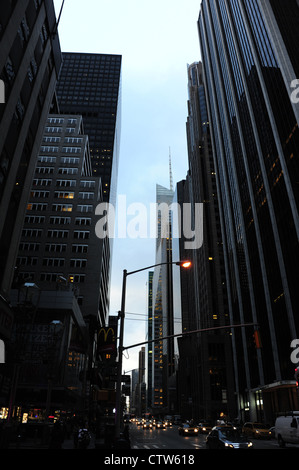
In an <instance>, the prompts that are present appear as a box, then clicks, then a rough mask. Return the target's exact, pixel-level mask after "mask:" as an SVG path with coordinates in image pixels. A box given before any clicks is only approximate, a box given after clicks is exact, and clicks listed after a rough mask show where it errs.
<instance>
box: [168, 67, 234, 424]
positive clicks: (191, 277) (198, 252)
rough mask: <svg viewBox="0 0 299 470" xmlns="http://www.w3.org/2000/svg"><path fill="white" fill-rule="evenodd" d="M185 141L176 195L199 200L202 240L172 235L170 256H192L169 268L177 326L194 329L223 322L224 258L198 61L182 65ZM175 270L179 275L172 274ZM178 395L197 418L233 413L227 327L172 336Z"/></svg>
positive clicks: (183, 201)
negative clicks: (183, 266)
mask: <svg viewBox="0 0 299 470" xmlns="http://www.w3.org/2000/svg"><path fill="white" fill-rule="evenodd" d="M187 72H188V91H189V100H188V118H187V126H186V128H187V143H188V161H189V171H188V173H187V176H186V180H184V181H180V182H179V183H178V184H177V188H176V200H177V202H179V204H180V206H181V207H182V208H185V205H186V204H188V205H190V206H191V208H192V212H191V214H192V217H191V219H192V221H193V224H194V226H195V225H196V224H195V223H194V220H195V217H198V215H197V214H195V204H201V205H202V214H203V218H202V232H203V237H202V244H201V246H200V247H198V248H196V249H186V248H185V239H184V238H182V239H175V237H174V236H173V240H172V249H173V253H175V252H177V251H178V252H179V254H178V255H176V258H175V259H177V258H179V259H188V260H190V261H192V268H191V269H190V270H188V271H183V272H179V273H177V274H175V270H173V278H174V280H175V283H174V288H173V291H174V317H175V318H177V317H179V312H181V327H182V331H183V332H186V331H194V330H198V329H204V328H211V327H212V328H213V327H216V328H217V327H219V326H224V325H226V324H228V304H227V298H226V288H225V278H224V260H223V250H222V243H221V230H220V220H219V208H218V202H217V188H216V172H215V168H214V161H213V153H212V148H211V135H210V126H209V119H208V115H207V106H206V99H205V90H204V85H203V76H202V64H201V63H200V62H195V63H193V64H191V65H189V66H188V70H187ZM178 275H179V279H177V277H178ZM178 345H179V360H178V364H179V368H178V370H179V372H178V377H179V380H178V384H179V394H178V395H179V397H185V398H184V399H182V400H181V402H180V406H181V409H180V411H181V413H182V414H183V415H192V416H193V417H194V418H197V419H203V418H204V419H207V420H211V421H213V420H215V419H217V418H219V417H220V416H225V415H226V416H228V415H229V416H230V417H232V416H234V415H235V413H236V407H235V395H234V387H233V374H232V367H231V341H230V336H229V334H228V331H226V330H221V331H215V330H213V331H211V332H206V331H205V332H203V333H197V334H196V335H195V334H193V335H192V336H186V337H182V338H179V339H178Z"/></svg>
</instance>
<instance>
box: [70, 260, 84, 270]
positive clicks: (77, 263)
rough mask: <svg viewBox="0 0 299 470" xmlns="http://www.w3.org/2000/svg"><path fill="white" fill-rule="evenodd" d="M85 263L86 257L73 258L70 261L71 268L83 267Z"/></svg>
mask: <svg viewBox="0 0 299 470" xmlns="http://www.w3.org/2000/svg"><path fill="white" fill-rule="evenodd" d="M86 264H87V259H78V258H74V259H71V261H70V266H71V267H72V268H85V267H86Z"/></svg>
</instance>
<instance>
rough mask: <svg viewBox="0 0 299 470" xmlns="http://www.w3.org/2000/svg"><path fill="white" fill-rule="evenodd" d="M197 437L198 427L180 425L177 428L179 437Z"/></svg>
mask: <svg viewBox="0 0 299 470" xmlns="http://www.w3.org/2000/svg"><path fill="white" fill-rule="evenodd" d="M191 434H193V435H198V427H197V426H190V424H187V423H185V424H182V425H181V426H179V435H180V436H188V435H191Z"/></svg>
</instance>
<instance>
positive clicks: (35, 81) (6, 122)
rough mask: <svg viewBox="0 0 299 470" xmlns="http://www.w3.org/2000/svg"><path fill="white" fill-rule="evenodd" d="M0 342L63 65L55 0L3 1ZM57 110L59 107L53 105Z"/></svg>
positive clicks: (0, 55)
mask: <svg viewBox="0 0 299 470" xmlns="http://www.w3.org/2000/svg"><path fill="white" fill-rule="evenodd" d="M0 10H1V19H0V78H1V80H3V82H4V87H5V103H4V104H0V212H1V220H0V246H1V248H0V294H1V296H0V302H1V313H0V338H1V337H2V336H3V339H6V338H7V337H8V336H9V334H10V332H11V325H12V322H13V318H12V315H11V312H10V310H9V306H8V304H7V302H6V301H5V299H7V298H8V294H9V290H10V287H11V283H12V280H13V276H14V268H15V261H16V254H17V246H18V244H19V241H20V235H21V230H22V225H23V221H24V217H25V211H26V204H27V199H28V195H29V191H30V187H31V181H32V177H33V173H34V170H35V164H36V159H37V154H38V151H39V147H40V143H41V139H42V135H43V130H44V125H45V122H46V119H47V117H48V113H49V111H50V108H51V105H52V103H53V102H54V103H55V100H53V94H54V91H55V85H56V81H57V77H58V74H59V70H60V65H61V51H60V45H59V38H58V36H57V34H56V33H55V31H56V17H55V10H54V5H53V1H52V0H44V1H41V0H39V1H37V0H26V1H24V2H11V1H8V0H7V1H6V0H4V1H3V2H1V7H0ZM54 109H55V106H54Z"/></svg>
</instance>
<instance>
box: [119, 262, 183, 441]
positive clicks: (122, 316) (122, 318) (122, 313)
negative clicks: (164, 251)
mask: <svg viewBox="0 0 299 470" xmlns="http://www.w3.org/2000/svg"><path fill="white" fill-rule="evenodd" d="M165 264H168V265H171V264H176V265H177V266H180V267H182V268H185V269H188V268H190V267H191V261H169V262H164V263H158V264H153V265H152V266H146V267H145V268H141V269H136V270H135V271H131V272H128V271H127V270H126V269H124V271H123V284H122V297H121V310H120V311H119V312H118V318H119V319H120V330H119V346H118V367H117V382H116V403H115V439H116V440H117V439H119V437H120V427H121V375H122V355H123V349H124V347H123V342H124V323H125V303H126V286H127V277H128V276H130V275H131V274H136V273H139V272H141V271H146V270H148V269H151V268H155V267H157V266H162V265H165Z"/></svg>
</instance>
